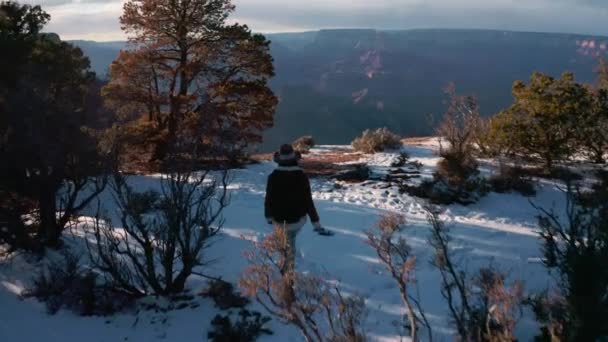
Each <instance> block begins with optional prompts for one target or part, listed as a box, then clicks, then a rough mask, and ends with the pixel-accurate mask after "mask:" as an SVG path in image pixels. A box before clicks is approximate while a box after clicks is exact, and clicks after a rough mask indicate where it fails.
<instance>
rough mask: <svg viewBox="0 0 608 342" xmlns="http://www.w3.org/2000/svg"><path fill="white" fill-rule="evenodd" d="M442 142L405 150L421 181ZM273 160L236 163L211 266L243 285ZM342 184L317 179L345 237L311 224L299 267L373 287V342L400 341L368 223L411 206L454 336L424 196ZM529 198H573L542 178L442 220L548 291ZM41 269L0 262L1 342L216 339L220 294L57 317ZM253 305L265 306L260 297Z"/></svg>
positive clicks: (462, 252)
mask: <svg viewBox="0 0 608 342" xmlns="http://www.w3.org/2000/svg"><path fill="white" fill-rule="evenodd" d="M436 148H437V144H436V142H435V141H434V140H428V141H423V142H419V143H417V144H415V145H406V146H405V147H404V149H405V151H407V152H408V153H409V154H410V156H411V158H412V159H413V160H417V161H419V162H420V163H421V164H422V168H421V173H422V177H430V176H431V174H432V171H433V168H434V166H435V163H436V162H437V160H438V159H437V157H436V155H435V150H436ZM327 149H332V147H323V148H321V149H315V150H313V153H322V152H323V151H324V150H327ZM394 157H395V154H394V153H393V154H391V153H379V154H375V155H372V156H368V157H364V158H363V161H366V162H368V163H369V164H370V166H371V167H372V169H373V170H374V172H378V173H381V172H383V170H384V169H386V167H387V166H388V165H389V164H390V162H391V161H392V160H393V158H394ZM274 167H275V164H274V163H271V162H263V163H260V164H256V165H252V166H250V167H248V168H246V169H242V170H235V171H234V180H233V183H232V185H231V189H232V191H231V204H230V206H229V207H228V208H227V210H226V211H225V218H226V223H225V226H224V229H223V233H222V235H221V237H219V238H218V240H217V241H216V243H215V244H214V245H213V246H212V247H211V248H210V249H209V251H208V255H207V257H208V258H213V259H217V260H216V262H215V263H213V264H212V265H211V266H208V268H207V269H206V270H205V273H207V274H210V275H214V276H221V277H223V279H225V280H228V281H231V282H237V280H238V278H239V276H240V274H241V271H242V270H243V268H244V267H245V266H246V259H245V258H244V257H243V251H246V250H248V249H250V248H251V241H252V240H256V239H261V238H263V236H264V234H266V233H269V232H270V227H268V225H267V224H266V223H265V220H264V216H263V197H264V186H265V184H266V177H267V175H268V174H269V173H270V172H271V171H272V169H273V168H274ZM482 168H483V170H484V171H485V172H490V170H491V168H492V163H491V162H487V163H484V164H483V167H482ZM131 182H132V184H137V186H138V188H139V189H140V190H144V189H145V188H148V187H157V186H158V177H154V176H134V177H133V178H132V179H131ZM334 183H335V182H334V181H332V180H327V179H321V178H317V179H314V180H313V191H314V195H313V196H314V198H315V199H316V205H317V208H318V211H319V214H320V217H321V222H322V224H323V225H324V226H325V227H326V228H328V229H331V230H333V231H335V232H336V235H335V236H333V237H322V236H319V235H317V234H314V233H313V232H312V227H311V226H310V224H309V225H307V227H306V228H305V229H304V230H303V231H302V232H301V233H300V235H299V236H298V241H297V246H298V249H299V252H298V253H299V257H298V259H297V261H296V263H297V267H298V269H301V270H306V271H310V272H316V273H322V274H327V275H330V277H333V279H334V280H337V281H339V283H340V286H341V287H342V288H343V289H344V292H345V293H358V294H360V295H363V296H364V297H365V298H366V303H367V307H368V309H369V314H368V318H367V321H366V329H367V332H368V335H369V337H370V338H371V340H377V341H393V340H397V341H398V340H399V338H398V336H397V328H396V327H395V322H397V321H399V320H400V319H401V315H402V313H403V310H404V308H403V306H402V304H401V301H400V298H399V292H398V290H397V288H396V286H395V284H394V282H393V280H392V279H391V278H390V277H389V275H388V274H387V273H386V271H385V270H384V268H383V267H382V265H380V264H379V261H378V260H377V258H376V257H375V255H374V251H372V250H371V248H370V247H368V246H367V245H366V244H365V243H364V238H365V231H366V230H368V229H370V228H372V227H373V226H374V224H375V222H376V221H377V219H378V217H379V215H381V214H382V213H385V212H387V211H390V212H397V213H401V214H403V215H405V217H406V219H407V221H408V228H407V229H406V230H405V231H404V235H405V237H406V238H407V241H408V242H409V243H410V245H411V246H412V247H413V248H414V250H415V253H416V254H417V260H418V262H417V269H416V278H417V280H418V284H419V288H420V296H421V303H422V306H423V308H424V309H425V311H426V312H427V315H428V317H429V319H430V321H431V324H432V325H433V329H434V334H435V337H436V340H451V339H452V336H453V335H452V331H451V330H450V326H449V319H448V316H447V306H446V305H445V303H444V301H443V298H442V297H441V294H440V292H439V275H438V273H437V271H436V270H435V269H433V267H432V266H431V265H430V260H431V258H432V250H431V248H430V246H429V243H428V242H427V237H428V230H429V226H428V224H427V222H426V218H425V212H424V211H423V204H424V203H423V201H422V200H420V199H416V198H413V197H410V196H408V195H405V194H400V193H399V191H398V189H396V188H391V187H389V188H386V187H383V186H369V185H361V184H350V185H349V184H342V186H338V187H336V186H335V185H334ZM376 185H378V184H376ZM106 198H107V197H106ZM530 200H531V201H533V202H534V203H535V204H537V205H541V206H543V207H545V208H551V207H554V208H556V210H560V211H561V210H562V209H563V208H564V206H565V197H564V194H563V192H562V191H561V190H560V189H559V186H558V185H556V184H554V183H552V182H541V183H540V184H539V188H538V194H537V195H536V197H533V198H531V199H529V198H526V197H523V196H521V195H518V194H496V193H490V194H489V195H488V196H486V197H484V198H482V199H481V201H479V202H478V203H476V204H474V205H470V206H467V207H463V206H460V205H451V206H448V207H445V208H444V211H443V213H442V215H441V218H442V219H444V220H445V221H446V222H447V223H448V225H449V226H450V227H451V229H452V231H451V233H452V237H453V242H452V245H453V247H454V248H455V250H456V253H457V256H458V257H459V258H460V260H461V261H462V263H463V265H466V267H467V268H468V269H469V270H475V269H476V268H477V267H479V266H481V265H484V266H485V265H489V264H491V265H493V267H496V268H499V269H501V270H503V271H506V272H507V273H508V274H509V276H510V278H511V279H521V280H524V281H525V284H526V289H527V290H528V291H532V290H537V289H542V288H545V287H547V285H549V284H550V283H551V277H549V276H548V274H547V272H546V270H545V269H544V267H543V266H542V264H541V263H540V258H541V252H540V249H539V243H540V241H539V239H538V237H537V235H536V217H535V215H536V214H537V212H536V211H535V209H534V208H533V207H532V205H531V204H530V202H529V201H530ZM68 234H69V233H68ZM79 240H80V239H79V237H77V236H73V237H68V238H67V241H68V244H69V245H77V244H82V241H79ZM36 267H40V264H39V263H37V262H35V261H33V260H28V258H27V257H25V256H23V255H17V256H13V257H12V258H9V259H8V260H4V261H2V263H1V264H0V341H7V342H8V341H11V342H12V341H40V340H44V341H62V342H64V341H88V342H98V341H99V342H101V341H205V340H206V335H207V330H208V328H209V326H210V320H211V318H212V317H213V316H214V315H215V314H216V313H218V310H217V309H215V308H214V307H213V303H212V302H211V301H209V300H207V299H204V298H200V297H197V298H198V299H197V301H198V302H199V304H200V305H198V306H197V307H194V308H186V309H182V310H170V311H168V312H165V313H163V312H154V311H141V312H138V313H136V312H130V313H122V314H118V315H114V316H111V317H79V316H77V315H75V314H74V313H72V312H69V311H65V310H62V311H60V312H58V313H57V314H56V315H53V316H50V315H48V314H47V313H46V310H45V307H44V304H43V303H39V302H37V301H36V300H34V299H25V300H22V299H20V298H19V293H20V292H21V291H22V289H23V288H24V286H25V285H26V284H27V283H28V282H29V281H30V280H31V276H32V274H33V273H32V272H33V271H34V270H35V269H36ZM205 283H206V282H205V280H204V279H203V278H199V277H196V276H193V277H192V280H191V281H190V283H189V287H190V288H191V289H192V290H193V293H198V292H199V291H200V290H201V289H202V288H204V287H205ZM251 308H253V309H257V310H260V311H262V312H263V310H262V309H261V308H260V307H258V306H257V305H256V304H255V303H254V304H252V306H251ZM270 327H271V329H272V330H273V331H274V334H273V335H271V336H263V337H262V338H261V341H301V340H302V339H301V337H300V335H299V334H298V332H297V330H296V329H294V328H292V327H289V326H285V325H283V324H281V323H280V322H278V321H276V320H273V321H272V322H271V323H270ZM535 332H536V326H535V324H534V322H533V320H532V319H531V316H530V314H529V313H524V317H523V318H522V320H521V322H520V324H519V328H518V336H519V337H520V340H522V341H528V340H530V339H531V337H532V336H533V334H534V333H535Z"/></svg>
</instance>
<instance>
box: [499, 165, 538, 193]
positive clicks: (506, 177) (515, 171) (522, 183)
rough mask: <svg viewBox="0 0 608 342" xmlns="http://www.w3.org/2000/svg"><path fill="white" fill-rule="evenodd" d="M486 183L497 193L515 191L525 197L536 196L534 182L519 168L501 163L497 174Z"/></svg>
mask: <svg viewBox="0 0 608 342" xmlns="http://www.w3.org/2000/svg"><path fill="white" fill-rule="evenodd" d="M488 182H489V183H490V186H491V187H492V190H494V191H496V192H498V193H505V192H512V191H515V192H518V193H520V194H522V195H524V196H527V197H530V196H534V195H536V188H535V184H534V181H533V180H532V178H530V177H529V176H528V174H527V172H526V170H524V169H522V168H521V167H517V166H509V165H505V164H503V163H501V164H500V166H499V169H498V173H497V174H494V175H492V177H490V179H489V181H488Z"/></svg>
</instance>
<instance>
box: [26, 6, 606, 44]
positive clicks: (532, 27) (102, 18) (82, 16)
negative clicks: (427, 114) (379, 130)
mask: <svg viewBox="0 0 608 342" xmlns="http://www.w3.org/2000/svg"><path fill="white" fill-rule="evenodd" d="M19 2H22V3H27V4H39V5H41V6H42V7H43V9H44V10H45V11H47V12H48V13H49V14H51V21H50V23H49V24H48V26H47V27H46V31H48V32H54V33H57V34H59V35H60V36H61V37H62V38H63V39H67V40H92V41H98V42H111V41H124V40H126V39H127V37H126V35H125V34H124V33H123V32H122V31H121V30H120V25H119V17H120V15H121V14H122V6H123V4H124V2H125V1H124V0H27V1H19ZM232 2H233V4H235V5H236V10H235V12H234V13H233V14H232V15H231V16H230V18H229V20H228V21H229V22H230V23H235V22H239V23H241V24H246V25H248V26H249V27H250V28H251V29H252V30H253V31H255V32H259V33H263V34H272V33H300V32H310V31H319V30H323V29H359V28H371V29H375V30H378V31H401V30H415V29H459V30H496V31H513V32H535V33H563V34H574V35H583V36H584V35H591V36H608V25H605V22H606V19H607V18H608V1H602V0H526V1H521V0H494V1H484V0H456V1H454V0H428V1H422V0H375V1H373V2H372V1H368V0H333V1H327V0H310V1H309V2H307V3H305V4H304V3H302V2H301V1H298V0H233V1H232Z"/></svg>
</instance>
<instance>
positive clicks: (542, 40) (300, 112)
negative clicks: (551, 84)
mask: <svg viewBox="0 0 608 342" xmlns="http://www.w3.org/2000/svg"><path fill="white" fill-rule="evenodd" d="M268 38H269V39H270V40H272V41H273V44H272V54H273V57H274V59H275V67H276V77H275V78H274V79H273V80H272V85H273V88H274V90H275V92H276V93H277V95H278V96H279V97H280V100H281V102H280V105H279V108H278V111H277V114H276V120H275V127H274V128H272V129H270V130H269V131H268V132H267V133H266V139H265V140H266V141H265V144H264V149H265V150H268V149H269V148H274V147H276V145H278V144H279V143H282V142H285V141H291V140H293V139H295V138H297V137H299V136H301V135H305V134H312V135H314V136H315V138H316V140H317V141H319V142H321V143H326V144H336V143H348V142H350V141H351V140H352V138H353V137H354V136H356V135H358V134H359V133H360V132H361V131H362V130H363V129H365V128H370V127H378V126H389V127H390V128H391V129H392V130H394V131H396V132H397V133H400V134H403V135H423V134H428V133H430V132H431V127H432V124H431V123H430V122H429V118H428V117H429V114H434V115H435V117H437V116H439V115H441V113H442V112H443V110H444V105H443V93H442V88H443V87H444V86H445V85H446V84H447V83H448V82H455V83H456V85H457V87H458V90H459V92H462V93H468V94H474V95H476V96H477V97H478V99H479V101H480V104H481V109H482V111H483V113H484V114H486V115H490V114H493V113H495V112H497V111H499V110H500V109H501V108H504V107H505V106H507V105H509V103H510V101H511V85H512V83H513V81H515V80H520V79H521V80H526V79H528V78H529V76H530V74H531V73H532V72H533V71H541V72H545V73H549V74H551V75H555V76H558V75H560V74H561V73H562V72H563V71H566V70H569V71H572V72H575V73H576V75H577V78H578V79H579V80H581V81H592V80H593V78H594V75H593V67H594V66H595V64H597V59H596V57H595V55H596V54H604V53H606V45H605V42H606V41H608V38H605V37H588V36H579V35H573V34H553V33H527V32H508V31H489V30H407V31H374V30H322V31H319V32H304V33H281V34H269V35H268ZM590 41H593V42H594V43H593V48H590V46H591V45H590V44H589V42H590ZM74 43H76V44H77V45H79V46H81V47H82V48H83V50H84V51H85V53H86V54H88V55H89V56H90V57H91V60H92V65H93V67H94V69H95V70H96V71H97V72H98V73H99V74H101V75H103V74H105V73H106V70H107V66H108V65H109V64H110V63H111V61H112V59H113V56H115V55H116V54H117V53H118V51H119V49H120V48H121V47H122V46H124V45H123V44H122V43H120V42H111V43H95V42H89V41H75V42H74ZM583 45H585V47H583Z"/></svg>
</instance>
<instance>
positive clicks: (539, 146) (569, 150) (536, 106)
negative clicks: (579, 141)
mask: <svg viewBox="0 0 608 342" xmlns="http://www.w3.org/2000/svg"><path fill="white" fill-rule="evenodd" d="M513 96H514V98H515V102H514V103H513V105H511V107H509V108H508V109H507V110H505V111H503V112H501V113H499V114H498V115H497V116H496V117H495V118H494V119H493V120H492V135H493V137H494V139H496V140H497V141H499V142H501V143H502V144H504V145H505V146H508V150H509V151H510V152H513V153H521V154H525V155H528V156H536V157H539V158H540V159H541V160H542V161H543V162H544V166H545V169H546V170H547V171H548V170H550V169H551V168H552V167H553V165H554V162H555V161H559V160H563V159H565V158H568V157H570V156H572V154H573V153H574V152H575V150H576V148H577V146H576V137H577V136H576V125H578V124H579V123H580V122H579V120H581V119H583V118H584V117H585V115H586V114H587V113H588V112H589V111H590V108H591V106H592V98H591V96H590V93H589V90H588V89H587V88H586V87H584V86H583V85H581V84H578V83H576V82H575V81H574V75H573V74H571V73H564V74H563V75H562V77H561V78H559V79H555V78H553V77H550V76H548V75H545V74H541V73H534V74H533V75H532V77H531V79H530V82H529V83H528V84H524V83H523V82H521V81H516V82H515V83H514V85H513Z"/></svg>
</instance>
